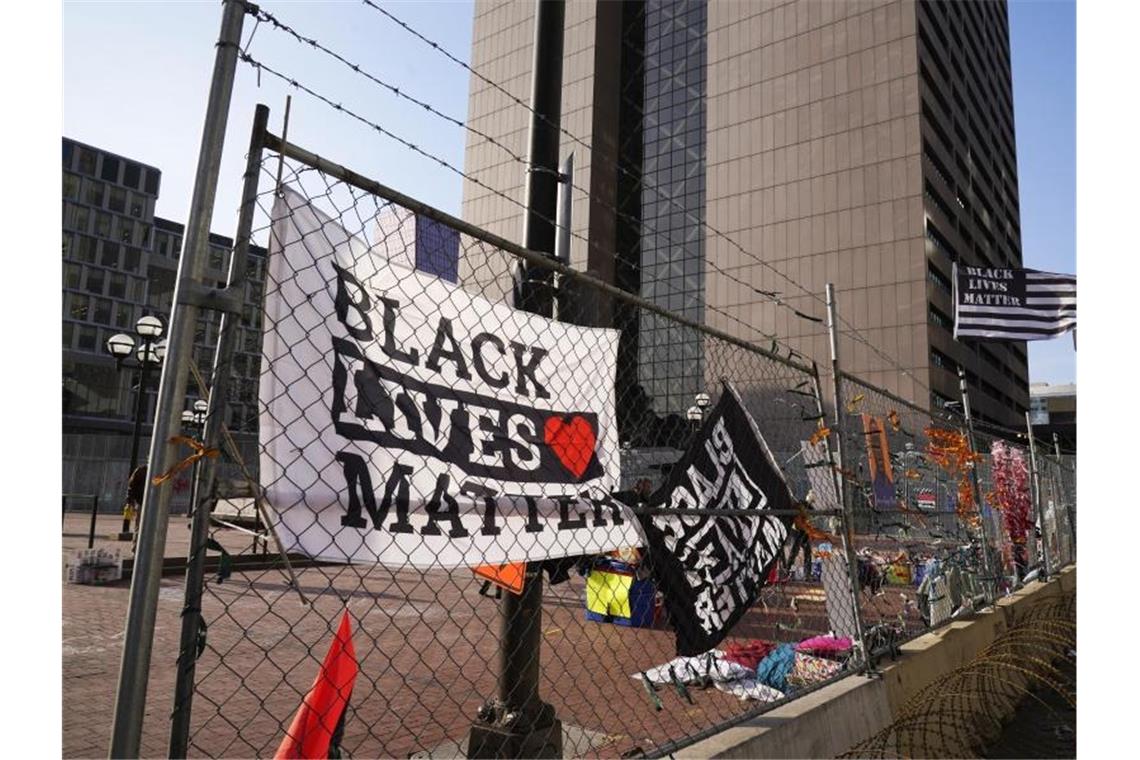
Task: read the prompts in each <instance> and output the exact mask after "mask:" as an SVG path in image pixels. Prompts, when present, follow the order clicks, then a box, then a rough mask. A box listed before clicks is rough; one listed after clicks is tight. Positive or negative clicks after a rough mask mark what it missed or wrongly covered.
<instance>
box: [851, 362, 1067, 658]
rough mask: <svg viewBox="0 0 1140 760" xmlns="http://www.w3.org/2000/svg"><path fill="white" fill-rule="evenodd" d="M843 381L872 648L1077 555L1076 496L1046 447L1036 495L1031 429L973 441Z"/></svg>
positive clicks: (954, 426) (957, 420) (910, 407)
mask: <svg viewBox="0 0 1140 760" xmlns="http://www.w3.org/2000/svg"><path fill="white" fill-rule="evenodd" d="M838 385H839V396H840V411H841V415H842V424H841V431H840V432H841V440H842V452H843V460H844V461H843V467H844V473H845V474H846V476H847V482H848V486H849V497H850V499H851V503H850V508H851V510H852V523H853V526H854V530H855V539H854V546H855V551H856V554H857V555H858V566H859V580H860V593H859V615H860V619H861V621H862V623H863V626H864V628H865V629H866V630H867V635H868V643H869V646H870V648H871V650H872V652H876V651H883V650H884V649H889V648H890V645H891V644H894V645H897V644H898V643H900V642H901V641H903V640H906V639H909V638H913V637H914V636H917V635H919V634H921V633H923V632H925V631H927V630H929V629H931V628H934V627H937V626H939V625H942V624H943V623H946V622H948V621H950V620H952V619H955V618H958V617H961V616H963V615H967V614H970V613H971V612H973V611H974V610H976V609H979V608H980V607H982V606H983V605H985V604H986V603H988V602H992V601H993V600H994V599H995V598H996V597H997V596H999V595H1001V594H1005V593H1008V592H1009V591H1011V590H1013V589H1015V588H1018V587H1020V586H1021V585H1023V584H1024V583H1025V582H1026V580H1027V579H1028V580H1032V579H1033V578H1036V577H1039V576H1040V574H1041V573H1042V572H1044V571H1045V570H1046V569H1049V570H1051V571H1053V572H1055V571H1056V570H1058V569H1060V568H1061V567H1063V566H1065V565H1068V564H1071V563H1072V562H1073V561H1074V553H1073V534H1072V533H1071V530H1070V528H1069V525H1070V516H1071V514H1072V512H1071V511H1070V506H1069V505H1071V504H1075V492H1073V493H1072V498H1071V499H1070V498H1069V496H1068V495H1066V492H1064V489H1063V485H1062V483H1063V482H1064V476H1063V472H1064V467H1063V465H1060V464H1059V463H1058V461H1057V458H1056V457H1050V456H1048V455H1043V454H1041V453H1040V451H1038V455H1037V462H1036V468H1037V480H1038V481H1039V483H1040V495H1039V496H1036V497H1035V494H1036V490H1035V488H1036V487H1035V486H1034V452H1033V450H1031V447H1030V446H1029V445H1028V443H1027V438H1026V435H1025V434H1024V433H1019V432H1017V431H1014V430H1002V431H997V432H986V431H974V432H973V436H972V438H973V440H971V431H970V428H969V425H968V423H967V422H966V420H965V419H964V418H961V417H958V416H957V415H953V414H951V413H949V412H943V413H934V412H931V411H929V410H926V409H922V408H920V407H918V406H915V405H914V404H911V403H909V402H907V401H905V400H903V399H901V398H898V397H896V396H894V395H893V394H891V393H889V392H887V391H884V390H882V389H878V388H875V387H873V386H871V385H869V384H867V383H865V382H863V381H861V380H859V379H858V378H855V377H853V376H850V375H846V374H841V375H840V378H839V383H838ZM1040 448H1041V443H1040V442H1038V445H1037V449H1038V450H1040ZM1070 472H1071V470H1070ZM1039 504H1040V511H1039V509H1038V505H1039ZM1046 559H1048V568H1046Z"/></svg>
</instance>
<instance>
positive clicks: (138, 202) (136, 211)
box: [131, 193, 146, 219]
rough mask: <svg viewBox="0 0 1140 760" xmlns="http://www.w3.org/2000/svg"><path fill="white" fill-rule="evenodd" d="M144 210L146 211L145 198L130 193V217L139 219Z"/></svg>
mask: <svg viewBox="0 0 1140 760" xmlns="http://www.w3.org/2000/svg"><path fill="white" fill-rule="evenodd" d="M144 210H146V198H144V197H143V196H141V195H135V194H134V193H131V216H133V217H135V218H136V219H141V218H142V215H143V211H144Z"/></svg>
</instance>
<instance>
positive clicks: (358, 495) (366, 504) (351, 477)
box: [336, 451, 413, 533]
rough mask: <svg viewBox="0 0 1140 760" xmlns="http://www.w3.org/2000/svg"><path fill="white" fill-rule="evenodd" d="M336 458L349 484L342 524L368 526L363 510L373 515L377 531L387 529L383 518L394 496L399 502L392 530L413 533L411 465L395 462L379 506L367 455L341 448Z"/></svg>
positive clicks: (396, 501) (397, 502)
mask: <svg viewBox="0 0 1140 760" xmlns="http://www.w3.org/2000/svg"><path fill="white" fill-rule="evenodd" d="M336 461H338V462H340V463H341V465H343V468H344V480H345V483H346V484H347V487H348V512H347V513H346V514H345V515H344V516H343V517H341V518H340V523H341V525H345V526H348V527H352V528H364V527H367V525H368V524H367V523H366V522H365V521H364V518H363V517H362V516H361V511H362V510H364V511H367V512H368V515H369V517H371V518H372V527H373V528H374V529H375V530H384V528H383V525H384V520H385V519H386V518H387V517H388V512H389V511H390V510H391V506H392V502H393V498H394V500H395V504H396V521H395V522H393V523H392V524H391V525H389V526H388V528H387V529H388V530H390V531H391V532H393V533H412V532H413V528H412V524H411V523H410V522H408V478H410V477H411V475H412V472H413V470H412V468H411V467H408V466H406V465H400V464H396V465H395V466H394V467H393V468H392V474H391V475H390V476H389V477H388V482H387V483H385V484H384V498H383V499H382V500H381V502H380V506H379V507H377V506H376V494H375V493H374V492H373V490H372V476H371V475H370V474H369V471H368V465H367V464H366V463H365V462H364V458H363V457H361V456H359V455H358V454H352V453H350V452H347V451H339V452H337V454H336Z"/></svg>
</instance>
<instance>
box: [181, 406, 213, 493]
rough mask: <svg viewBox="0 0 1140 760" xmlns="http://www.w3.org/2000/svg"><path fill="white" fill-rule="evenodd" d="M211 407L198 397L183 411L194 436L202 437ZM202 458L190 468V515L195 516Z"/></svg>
mask: <svg viewBox="0 0 1140 760" xmlns="http://www.w3.org/2000/svg"><path fill="white" fill-rule="evenodd" d="M209 408H210V404H209V403H208V402H207V401H205V400H203V399H198V400H197V401H195V402H194V404H193V406H192V408H190V409H187V410H186V411H184V412H182V424H183V425H185V426H186V427H188V428H190V432H191V434H192V435H193V437H194V438H201V432H202V428H203V427H205V425H206V411H207V410H208V409H209ZM201 462H202V460H201V459H197V460H195V461H194V468H193V469H192V470H190V509H189V510H188V515H189V516H193V514H194V510H195V509H197V507H198V465H199V464H201Z"/></svg>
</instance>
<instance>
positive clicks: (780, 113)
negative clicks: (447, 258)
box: [460, 0, 1029, 425]
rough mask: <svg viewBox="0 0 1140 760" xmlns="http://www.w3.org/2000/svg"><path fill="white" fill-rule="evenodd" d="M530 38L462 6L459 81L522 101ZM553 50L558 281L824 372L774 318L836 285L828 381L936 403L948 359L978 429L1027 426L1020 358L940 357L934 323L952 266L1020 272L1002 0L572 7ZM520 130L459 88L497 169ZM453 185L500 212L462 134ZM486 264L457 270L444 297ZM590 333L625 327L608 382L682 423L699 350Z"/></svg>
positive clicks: (948, 336)
mask: <svg viewBox="0 0 1140 760" xmlns="http://www.w3.org/2000/svg"><path fill="white" fill-rule="evenodd" d="M532 38H533V6H532V5H531V4H530V3H519V2H512V1H510V0H508V1H507V2H502V3H491V2H488V3H481V4H479V5H478V6H477V7H476V17H475V28H474V36H473V40H474V41H473V47H472V65H473V67H474V68H475V70H476V71H478V72H479V73H480V74H482V75H483V76H484V77H486V78H487V79H489V80H491V81H493V82H494V83H495V84H496V85H499V86H501V87H502V88H504V89H505V90H507V92H509V93H511V94H512V95H514V96H515V97H517V98H518V99H520V100H522V101H523V102H524V103H525V102H526V100H527V96H528V92H529V85H530V74H529V62H530V55H531V48H530V46H531V45H532V44H533V39H532ZM565 55H566V62H565V67H564V83H563V87H564V91H563V109H564V118H563V126H564V128H565V130H566V131H567V132H568V133H570V135H573V138H578V139H580V140H581V141H582V142H583V143H585V144H586V145H588V146H589V147H590V149H589V150H587V149H586V148H585V147H584V146H583V145H582V144H579V143H578V141H577V140H576V139H573V138H571V137H569V136H564V139H563V151H564V152H566V151H570V150H574V151H575V164H576V171H577V172H578V173H577V176H576V177H575V184H576V185H578V186H579V188H580V190H576V191H575V192H574V231H575V233H577V234H578V235H579V236H580V238H581V239H576V240H575V241H574V242H573V244H572V263H573V264H574V265H575V266H576V267H579V268H582V269H590V270H592V271H593V272H594V273H595V274H597V275H599V276H601V277H603V278H605V279H607V280H608V281H610V282H613V283H615V284H617V285H618V286H619V287H623V288H625V289H627V290H631V291H633V292H637V293H639V294H640V295H642V296H643V297H645V298H647V299H649V300H651V301H654V302H655V303H658V304H660V305H662V306H665V307H667V308H669V309H671V310H674V311H676V312H678V313H681V314H684V315H686V316H689V317H691V318H696V319H701V320H703V321H705V322H706V323H708V324H710V325H713V326H715V327H718V328H720V329H722V330H725V331H727V332H730V333H734V334H738V335H740V336H741V337H744V338H750V339H753V340H758V341H759V340H762V338H761V335H763V334H774V335H776V336H778V337H779V338H780V340H781V341H782V342H784V343H785V344H787V345H789V346H790V347H792V348H794V349H795V350H797V351H799V352H801V353H802V354H804V355H806V356H808V357H810V358H813V359H815V360H817V361H820V362H821V363H822V362H825V361H826V358H827V340H826V335H825V333H824V330H823V328H822V325H821V324H820V323H818V322H814V321H811V320H806V319H803V318H801V317H799V316H797V315H796V314H795V312H794V311H793V308H794V309H797V310H799V311H800V312H803V313H805V314H808V315H811V316H816V317H822V316H823V303H822V294H823V291H824V285H825V283H827V282H834V283H835V284H836V288H837V291H838V304H839V312H840V317H841V318H842V320H844V321H845V322H846V323H847V324H849V325H850V326H851V327H853V328H855V330H857V331H858V332H859V334H860V336H861V338H860V339H859V340H855V339H853V338H852V337H851V335H845V336H843V337H842V339H841V352H842V355H843V359H844V367H845V368H846V369H848V370H849V371H851V372H853V373H855V374H857V375H859V376H860V377H862V378H864V379H865V380H867V381H869V382H871V383H874V384H876V385H879V386H882V387H885V388H887V389H888V390H891V391H893V392H895V393H897V394H899V395H901V396H903V397H904V398H907V399H909V400H911V401H914V402H915V403H918V404H921V405H926V404H933V405H940V404H942V403H945V402H946V401H948V400H952V399H955V398H957V378H956V374H955V373H956V365H958V364H961V365H962V366H963V367H964V368H965V369H966V373H967V379H968V381H969V383H970V386H971V390H972V391H973V393H972V395H971V401H972V403H973V405H974V407H975V411H976V414H977V416H978V418H979V419H980V420H983V421H991V422H998V423H1002V424H1007V425H1017V424H1019V420H1023V419H1024V411H1025V410H1026V409H1027V408H1028V405H1029V396H1028V382H1027V375H1028V367H1027V362H1026V352H1025V346H1024V343H1008V344H995V343H985V344H967V343H963V342H958V341H955V340H954V339H953V337H952V323H951V318H952V317H951V315H952V314H953V307H952V302H951V295H950V282H951V278H950V276H951V271H952V265H953V262H955V261H960V262H962V263H964V264H971V265H982V266H1013V267H1016V266H1020V265H1021V241H1020V226H1019V213H1018V197H1017V174H1016V153H1015V148H1014V132H1013V99H1012V82H1011V75H1010V62H1009V24H1008V17H1007V14H1006V7H1005V3H1004V2H1001V1H1000V0H998V1H994V0H979V1H978V2H969V3H961V2H932V1H930V0H849V1H847V2H820V1H819V0H795V1H794V2H779V3H777V2H750V3H706V2H704V0H677V1H676V2H652V1H651V2H642V1H641V0H626V1H625V2H598V3H591V2H581V3H570V4H568V5H567V21H566V47H565ZM527 116H528V114H527V112H526V109H525V108H524V107H521V106H519V105H518V104H517V103H514V102H512V100H511V99H510V98H509V97H508V96H507V95H505V94H503V92H501V91H499V90H498V89H497V88H496V87H494V86H492V85H489V84H487V83H486V82H485V81H483V80H482V79H480V78H478V77H472V80H471V98H470V103H469V120H470V122H471V124H472V126H474V127H476V128H478V129H479V130H481V131H483V132H486V133H488V134H490V135H491V136H493V137H495V138H496V139H497V140H501V141H503V142H504V143H506V144H507V145H508V146H510V147H511V149H512V150H513V151H514V153H515V154H517V155H525V147H524V146H525V139H526V125H527ZM465 169H466V171H467V172H468V173H469V174H471V175H472V176H474V177H476V178H477V179H478V180H479V181H480V182H482V183H485V184H486V185H487V186H490V187H492V188H496V189H498V190H501V191H502V192H503V193H504V194H505V195H507V196H508V197H510V198H513V199H514V200H516V201H521V193H522V187H523V177H524V176H525V175H524V171H525V166H522V165H521V164H520V163H519V162H518V161H516V160H514V159H512V158H511V157H509V156H508V155H506V154H505V153H504V152H503V151H502V150H500V149H498V148H496V147H495V146H493V145H490V144H488V143H486V142H484V141H481V140H479V139H478V138H470V139H469V142H468V148H467V156H466V165H465ZM521 211H522V210H521V208H520V207H519V206H517V205H515V204H514V203H512V202H511V201H509V200H505V199H504V198H502V197H501V196H499V195H496V194H495V193H493V192H489V191H487V190H486V189H485V188H483V187H480V186H479V185H476V184H474V183H470V182H468V183H467V185H466V186H465V189H464V203H463V214H464V217H465V218H466V219H468V220H469V221H471V222H474V223H476V224H480V225H483V226H485V227H488V228H489V229H491V230H492V231H494V232H497V233H499V234H502V235H504V236H506V237H509V238H515V239H517V238H518V237H519V233H520V230H521V220H522V213H521ZM465 269H466V273H465V271H464V270H465ZM489 269H490V268H489V267H487V266H485V265H483V264H482V263H481V262H479V261H475V260H471V261H469V262H466V263H465V264H461V272H460V275H461V279H464V280H465V281H470V280H471V279H473V278H475V277H476V276H477V275H478V274H479V273H480V272H483V273H486V272H487V271H489ZM793 282H794V283H798V285H796V284H793ZM800 286H802V288H803V289H804V290H806V291H808V293H807V294H805V293H804V292H803V290H801V289H800ZM481 287H483V286H481ZM773 292H774V293H778V297H779V299H780V300H781V301H782V302H783V303H784V304H786V306H785V305H780V304H778V303H776V301H775V300H774V299H773V298H772V297H771V296H769V295H765V294H769V293H773ZM789 307H792V308H789ZM603 318H604V319H609V320H610V321H609V322H608V324H612V325H613V326H615V327H620V328H621V329H622V330H623V335H624V337H623V349H624V351H625V353H624V354H623V356H624V357H625V358H626V359H627V360H628V361H627V362H626V365H627V366H625V367H624V369H623V371H625V372H626V373H634V374H635V375H636V377H635V378H634V379H633V380H629V382H636V383H637V384H639V385H641V386H642V388H644V389H645V390H646V391H647V392H648V393H649V394H650V395H651V396H652V397H653V398H654V401H655V404H656V407H655V408H657V409H658V410H659V411H678V410H679V409H683V408H684V407H685V406H687V405H688V403H689V400H690V399H691V398H692V393H693V391H694V389H695V386H696V385H698V384H700V383H701V382H702V377H701V372H702V368H701V366H702V365H701V363H702V357H701V347H700V345H698V344H694V345H691V346H690V345H687V344H686V341H685V338H684V336H682V335H679V334H674V333H675V331H670V330H668V329H667V328H666V327H665V326H664V325H663V324H661V323H660V322H659V321H657V320H653V319H651V318H647V317H645V316H644V315H642V316H641V318H640V319H635V318H634V315H629V314H620V313H618V314H604V315H603ZM604 319H603V321H604ZM872 347H873V348H872ZM883 355H886V357H888V358H884V356H883ZM900 367H901V368H902V369H903V370H905V373H904V372H903V371H900V369H899V368H900ZM690 386H693V387H690Z"/></svg>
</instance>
